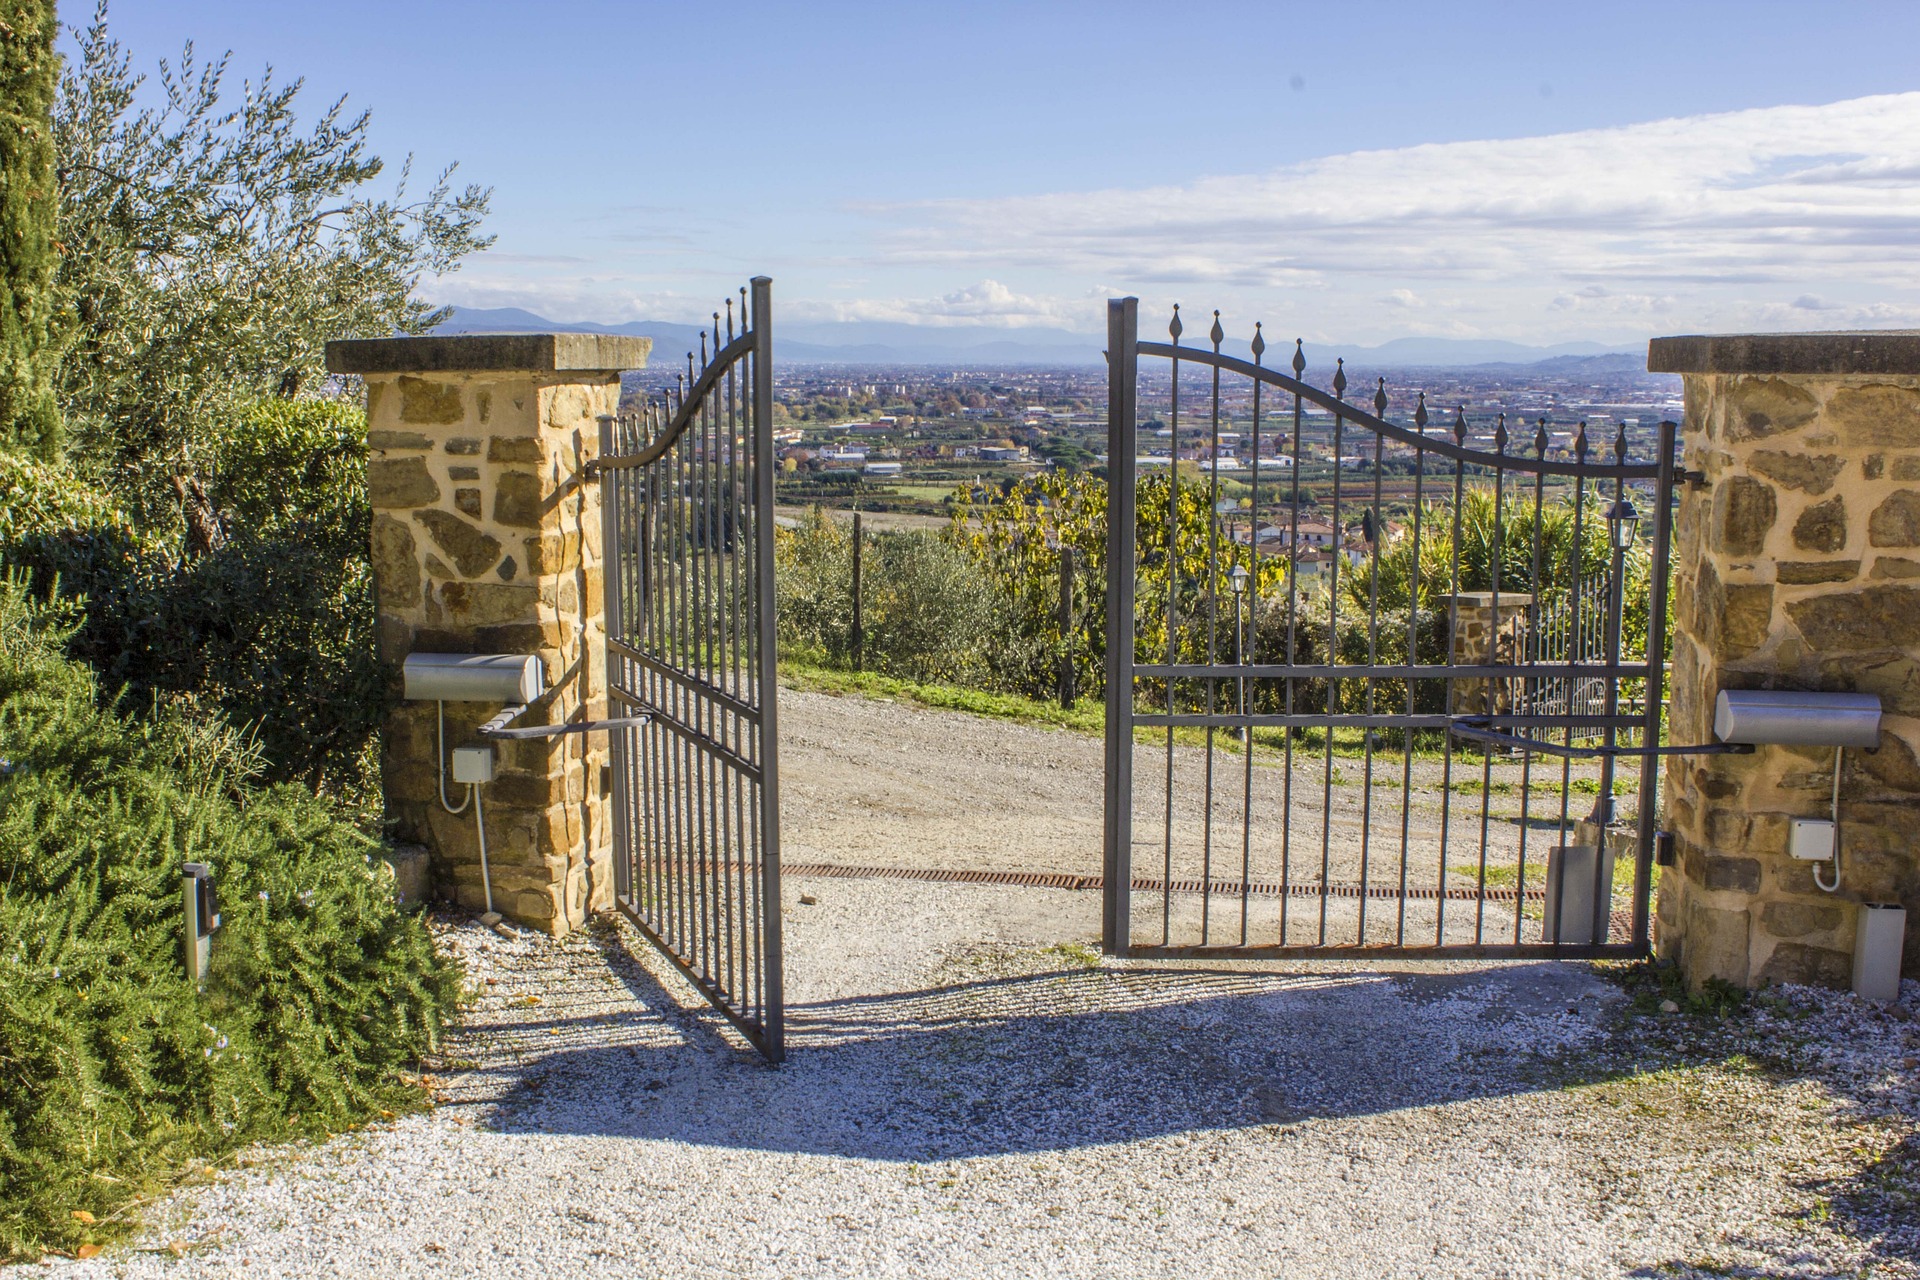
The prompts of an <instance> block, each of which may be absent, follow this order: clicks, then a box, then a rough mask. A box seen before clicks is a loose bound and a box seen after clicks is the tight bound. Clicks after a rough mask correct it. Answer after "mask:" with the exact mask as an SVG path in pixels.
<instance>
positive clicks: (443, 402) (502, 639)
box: [327, 334, 652, 934]
mask: <svg viewBox="0 0 1920 1280" xmlns="http://www.w3.org/2000/svg"><path fill="white" fill-rule="evenodd" d="M651 345H652V344H651V342H650V341H649V340H648V339H644V338H618V337H607V336H602V335H597V334H527V335H505V336H497V335H467V336H460V337H447V338H383V339H374V340H367V341H353V342H334V343H329V344H328V347H327V367H328V368H329V369H330V370H331V371H333V372H334V373H339V374H355V375H358V376H359V377H361V378H363V379H364V380H365V382H366V388H367V444H368V462H367V490H368V495H369V497H370V498H371V500H372V505H373V573H374V591H375V596H376V599H377V602H378V608H379V619H380V641H379V643H380V657H381V661H382V662H383V663H384V664H386V665H387V668H388V670H389V672H390V675H391V678H392V681H393V690H394V694H395V702H394V705H393V710H392V712H391V713H390V715H389V717H388V720H387V729H386V733H385V735H384V738H383V742H382V746H383V758H382V764H381V777H382V780H383V783H384V787H385V791H386V800H387V815H388V818H389V820H390V822H391V823H392V824H393V825H394V828H395V832H396V834H397V835H398V836H399V838H401V839H403V840H411V841H417V842H418V843H420V844H423V845H425V846H427V848H428V849H429V851H430V853H431V857H432V866H433V873H434V874H433V878H434V881H435V887H436V891H437V895H438V896H440V897H443V898H448V899H451V900H454V901H457V902H459V903H460V904H461V905H463V906H467V907H470V908H474V909H476V910H477V909H479V908H480V906H481V905H482V903H483V902H484V901H485V898H486V890H485V886H484V885H483V884H482V881H481V874H480V850H479V843H478V837H477V834H476V831H475V821H474V814H473V811H472V810H471V809H469V810H468V811H467V812H465V813H462V814H459V815H455V814H451V813H448V812H447V811H446V809H445V808H444V807H443V806H442V804H441V787H442V781H441V776H440V770H439V761H440V752H441V747H440V743H439V741H438V723H437V707H436V705H435V704H434V703H430V702H429V703H417V702H416V703H409V702H404V701H400V700H399V699H398V691H399V679H400V667H401V663H402V661H403V660H404V659H405V658H406V656H407V655H408V654H409V653H414V652H426V653H521V654H538V655H539V657H540V659H541V661H542V663H543V665H544V667H545V669H546V683H547V689H548V692H547V694H546V696H545V697H544V698H542V699H541V700H540V701H539V702H537V703H535V704H534V705H533V706H531V707H529V708H528V711H527V714H526V715H525V716H524V717H523V718H522V719H521V721H520V723H522V724H536V725H537V724H560V723H565V722H568V721H575V720H584V719H594V718H602V717H604V716H605V714H606V686H605V681H606V631H605V627H604V624H603V620H602V603H603V602H602V591H601V547H600V543H601V525H600V496H599V492H598V489H597V487H596V486H595V485H593V484H592V483H590V482H586V481H585V479H584V468H585V465H586V463H587V462H588V461H590V460H591V459H592V458H593V457H594V456H595V455H596V454H597V453H598V451H599V439H600V436H599V424H598V421H597V419H598V416H599V415H601V414H608V413H613V412H615V410H616V409H617V408H618V404H619V399H620V371H621V370H623V369H635V368H642V367H644V366H645V364H646V359H647V354H648V351H649V348H650V347H651ZM499 710H500V708H499V707H498V706H493V705H486V704H480V703H473V704H454V703H449V704H448V705H447V707H446V744H445V746H446V750H447V751H448V752H451V751H452V749H453V748H454V747H456V746H462V745H468V744H472V743H476V742H478V741H479V739H478V738H477V737H476V736H475V734H474V729H475V727H476V726H477V725H479V724H480V723H481V722H483V721H485V720H486V719H488V718H489V717H491V716H493V715H494V714H495V713H496V712H498V711H499ZM497 750H498V772H497V774H496V779H495V781H494V782H492V783H490V784H488V785H486V786H485V787H484V788H483V789H482V792H483V794H482V805H483V807H484V813H485V820H486V832H487V852H488V861H489V863H490V867H491V873H492V874H491V883H492V889H493V903H494V908H495V909H496V910H498V911H500V912H501V913H503V914H505V915H507V916H510V917H512V918H514V919H515V920H518V921H520V922H521V923H523V924H527V925H531V926H533V927H536V928H540V929H544V930H547V931H549V932H551V933H554V934H561V933H565V932H567V931H568V930H570V929H573V928H576V927H578V926H580V925H581V924H583V923H585V920H586V917H587V913H588V912H589V911H591V910H595V909H599V908H602V907H608V906H611V905H612V892H613V886H612V873H611V846H610V838H609V825H608V824H609V812H608V803H607V794H606V783H605V781H604V775H605V765H606V763H607V746H606V741H605V735H604V734H567V735H562V736H558V737H552V738H545V739H536V740H529V741H520V742H508V743H501V744H499V745H498V748H497ZM445 788H446V797H447V799H448V800H450V801H452V802H453V804H455V805H456V806H457V805H458V804H459V803H460V801H461V800H462V799H463V798H464V796H465V792H466V788H465V787H462V786H457V785H455V784H454V783H453V782H452V781H451V779H450V778H449V779H448V780H447V781H446V783H445Z"/></svg>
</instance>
